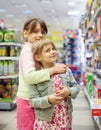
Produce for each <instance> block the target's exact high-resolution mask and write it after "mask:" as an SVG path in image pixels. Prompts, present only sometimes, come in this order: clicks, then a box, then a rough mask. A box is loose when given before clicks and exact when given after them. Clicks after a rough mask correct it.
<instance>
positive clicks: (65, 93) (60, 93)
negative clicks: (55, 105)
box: [56, 86, 70, 98]
mask: <svg viewBox="0 0 101 130" xmlns="http://www.w3.org/2000/svg"><path fill="white" fill-rule="evenodd" d="M61 88H62V89H61V90H59V91H57V92H56V95H57V96H61V97H63V98H65V97H68V96H69V95H70V90H69V88H68V87H64V86H61Z"/></svg>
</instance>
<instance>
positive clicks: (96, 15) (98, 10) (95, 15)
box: [87, 6, 101, 31]
mask: <svg viewBox="0 0 101 130" xmlns="http://www.w3.org/2000/svg"><path fill="white" fill-rule="evenodd" d="M100 15H101V6H100V7H99V8H98V9H97V11H96V13H95V14H94V16H93V17H92V19H91V21H90V24H89V26H88V28H87V31H88V29H89V28H91V27H92V26H93V23H94V21H95V19H96V18H97V17H99V16H100Z"/></svg>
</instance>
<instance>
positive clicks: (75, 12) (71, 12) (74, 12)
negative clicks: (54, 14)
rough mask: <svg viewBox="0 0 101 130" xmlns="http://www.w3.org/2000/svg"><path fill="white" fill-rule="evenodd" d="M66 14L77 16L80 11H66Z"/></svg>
mask: <svg viewBox="0 0 101 130" xmlns="http://www.w3.org/2000/svg"><path fill="white" fill-rule="evenodd" d="M67 14H68V15H79V14H80V11H68V12H67Z"/></svg>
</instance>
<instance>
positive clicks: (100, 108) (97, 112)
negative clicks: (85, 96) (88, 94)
mask: <svg viewBox="0 0 101 130" xmlns="http://www.w3.org/2000/svg"><path fill="white" fill-rule="evenodd" d="M91 108H92V116H101V99H98V98H96V99H93V100H92V103H91Z"/></svg>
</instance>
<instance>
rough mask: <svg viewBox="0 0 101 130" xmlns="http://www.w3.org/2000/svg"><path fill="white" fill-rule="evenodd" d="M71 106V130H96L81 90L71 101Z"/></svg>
mask: <svg viewBox="0 0 101 130" xmlns="http://www.w3.org/2000/svg"><path fill="white" fill-rule="evenodd" d="M73 105H74V111H73V130H97V128H95V125H94V121H93V118H92V117H91V111H90V107H89V104H88V101H87V99H86V97H85V94H84V91H83V89H82V88H81V91H80V94H79V95H78V97H77V98H76V99H75V100H73Z"/></svg>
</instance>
